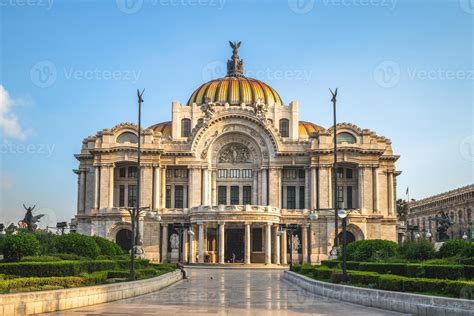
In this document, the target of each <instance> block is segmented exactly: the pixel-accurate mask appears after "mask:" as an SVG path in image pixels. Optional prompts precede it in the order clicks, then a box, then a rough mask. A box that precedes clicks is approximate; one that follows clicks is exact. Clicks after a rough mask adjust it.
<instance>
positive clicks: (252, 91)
mask: <svg viewBox="0 0 474 316" xmlns="http://www.w3.org/2000/svg"><path fill="white" fill-rule="evenodd" d="M229 44H230V47H232V57H231V59H229V60H228V61H227V76H225V77H224V78H219V79H215V80H211V81H209V82H206V83H205V84H203V85H201V86H200V87H199V88H197V89H196V91H194V93H193V94H192V95H191V97H190V98H189V100H188V103H187V105H192V104H193V103H196V104H197V105H202V104H204V103H206V102H216V103H219V104H221V105H224V104H225V103H229V105H241V104H242V103H244V104H245V105H252V104H254V103H256V102H257V101H262V102H264V103H265V104H267V105H269V106H274V105H283V102H282V100H281V98H280V95H279V94H278V93H277V92H276V91H275V89H273V88H272V87H270V86H269V85H267V84H266V83H264V82H261V81H260V80H256V79H252V78H246V77H245V76H244V61H243V60H242V59H240V57H239V55H238V49H239V47H240V42H238V43H237V42H233V43H232V42H229Z"/></svg>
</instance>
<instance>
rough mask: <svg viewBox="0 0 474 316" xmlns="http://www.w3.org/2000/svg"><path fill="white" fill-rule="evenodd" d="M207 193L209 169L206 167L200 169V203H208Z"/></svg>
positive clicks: (208, 195)
mask: <svg viewBox="0 0 474 316" xmlns="http://www.w3.org/2000/svg"><path fill="white" fill-rule="evenodd" d="M209 197H210V194H209V169H208V168H207V167H206V168H204V169H202V190H201V204H202V205H210V204H211V203H210V199H209Z"/></svg>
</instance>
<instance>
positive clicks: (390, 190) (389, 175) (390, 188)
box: [387, 170, 394, 216]
mask: <svg viewBox="0 0 474 316" xmlns="http://www.w3.org/2000/svg"><path fill="white" fill-rule="evenodd" d="M387 184H388V216H393V204H394V195H393V170H389V171H388V172H387Z"/></svg>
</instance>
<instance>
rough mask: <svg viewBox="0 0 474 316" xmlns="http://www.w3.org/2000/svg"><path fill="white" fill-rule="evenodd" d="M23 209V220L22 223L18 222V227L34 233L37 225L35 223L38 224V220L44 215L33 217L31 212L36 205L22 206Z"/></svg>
mask: <svg viewBox="0 0 474 316" xmlns="http://www.w3.org/2000/svg"><path fill="white" fill-rule="evenodd" d="M23 207H24V208H25V210H26V214H25V218H23V220H22V221H20V223H19V224H20V226H26V228H28V231H29V232H34V231H35V230H36V228H37V227H38V225H36V223H38V222H39V220H40V218H41V217H43V216H44V214H39V215H36V216H34V215H33V210H34V209H35V207H36V205H34V206H33V207H31V206H30V207H26V206H25V204H23Z"/></svg>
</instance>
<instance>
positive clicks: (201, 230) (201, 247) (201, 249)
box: [198, 223, 204, 263]
mask: <svg viewBox="0 0 474 316" xmlns="http://www.w3.org/2000/svg"><path fill="white" fill-rule="evenodd" d="M198 226H199V241H198V257H199V260H198V262H199V263H204V224H203V223H198Z"/></svg>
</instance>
